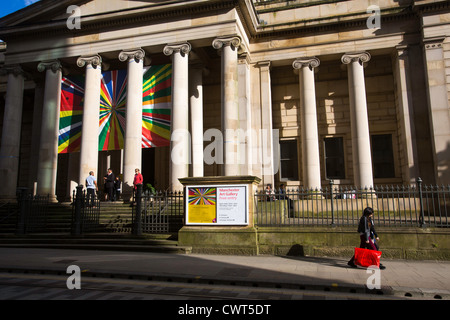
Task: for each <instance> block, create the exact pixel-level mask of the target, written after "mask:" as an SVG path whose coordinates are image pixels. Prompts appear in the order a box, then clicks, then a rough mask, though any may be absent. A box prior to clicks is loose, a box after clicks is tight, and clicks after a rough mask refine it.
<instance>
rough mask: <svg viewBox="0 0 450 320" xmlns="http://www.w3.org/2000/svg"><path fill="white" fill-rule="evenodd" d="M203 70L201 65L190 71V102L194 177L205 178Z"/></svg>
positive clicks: (192, 66)
mask: <svg viewBox="0 0 450 320" xmlns="http://www.w3.org/2000/svg"><path fill="white" fill-rule="evenodd" d="M203 69H204V65H203V64H201V63H197V64H193V65H191V68H190V71H189V88H190V90H189V91H190V94H189V102H190V111H191V112H190V114H191V138H192V176H193V177H203V173H204V169H203Z"/></svg>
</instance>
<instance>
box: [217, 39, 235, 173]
mask: <svg viewBox="0 0 450 320" xmlns="http://www.w3.org/2000/svg"><path fill="white" fill-rule="evenodd" d="M240 44H241V39H240V38H239V37H237V36H235V37H226V38H217V39H215V40H214V41H213V43H212V46H213V47H214V48H215V49H222V86H221V87H222V133H223V138H224V165H223V174H224V175H225V176H235V175H239V174H240V154H239V149H240V148H239V139H240V138H239V132H238V129H239V97H238V48H239V46H240Z"/></svg>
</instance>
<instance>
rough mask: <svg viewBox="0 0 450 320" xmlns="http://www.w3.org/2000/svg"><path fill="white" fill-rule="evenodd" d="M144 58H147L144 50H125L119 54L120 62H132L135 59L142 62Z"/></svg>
mask: <svg viewBox="0 0 450 320" xmlns="http://www.w3.org/2000/svg"><path fill="white" fill-rule="evenodd" d="M144 58H145V51H144V50H143V49H142V48H135V49H128V50H123V51H122V52H121V53H120V54H119V60H120V61H122V62H125V61H128V60H132V59H134V60H136V61H140V60H144Z"/></svg>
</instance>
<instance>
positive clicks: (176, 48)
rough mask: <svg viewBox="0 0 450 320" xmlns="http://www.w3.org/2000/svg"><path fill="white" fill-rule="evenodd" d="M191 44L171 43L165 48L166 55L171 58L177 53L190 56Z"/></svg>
mask: <svg viewBox="0 0 450 320" xmlns="http://www.w3.org/2000/svg"><path fill="white" fill-rule="evenodd" d="M191 49H192V47H191V44H190V43H189V42H183V43H169V44H167V45H166V46H165V47H164V50H163V52H164V54H165V55H166V56H171V55H172V54H173V53H174V52H175V53H178V52H179V53H182V54H189V52H191Z"/></svg>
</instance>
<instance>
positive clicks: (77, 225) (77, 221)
mask: <svg viewBox="0 0 450 320" xmlns="http://www.w3.org/2000/svg"><path fill="white" fill-rule="evenodd" d="M76 189H77V192H76V195H75V216H74V221H73V225H72V235H74V236H79V235H81V210H82V206H83V185H79V186H77V188H76Z"/></svg>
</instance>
